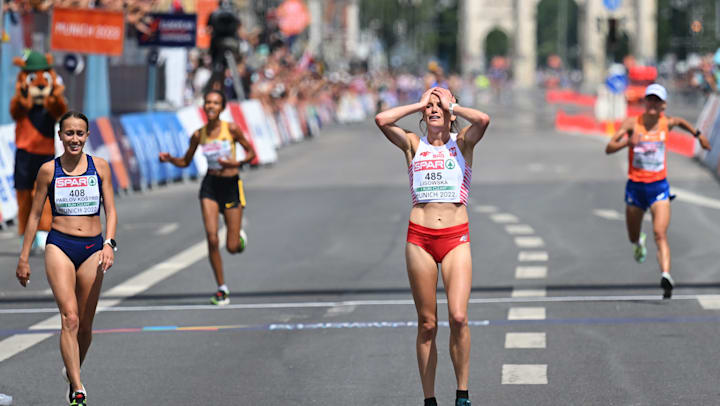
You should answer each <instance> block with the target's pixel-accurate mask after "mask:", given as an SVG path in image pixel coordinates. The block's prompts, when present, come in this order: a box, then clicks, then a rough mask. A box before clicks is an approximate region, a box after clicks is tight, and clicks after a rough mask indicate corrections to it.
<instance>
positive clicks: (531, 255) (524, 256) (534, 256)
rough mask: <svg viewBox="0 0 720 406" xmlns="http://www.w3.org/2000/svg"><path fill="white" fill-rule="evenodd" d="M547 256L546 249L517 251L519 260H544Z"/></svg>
mask: <svg viewBox="0 0 720 406" xmlns="http://www.w3.org/2000/svg"><path fill="white" fill-rule="evenodd" d="M548 258H549V255H548V253H547V251H520V252H519V253H518V261H520V262H544V261H547V260H548Z"/></svg>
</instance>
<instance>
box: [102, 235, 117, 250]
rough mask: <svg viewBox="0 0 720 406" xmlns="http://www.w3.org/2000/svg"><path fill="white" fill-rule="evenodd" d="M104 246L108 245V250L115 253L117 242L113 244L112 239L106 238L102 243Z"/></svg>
mask: <svg viewBox="0 0 720 406" xmlns="http://www.w3.org/2000/svg"><path fill="white" fill-rule="evenodd" d="M105 244H107V245H109V246H110V248H112V249H113V251H117V242H115V240H113V239H112V238H108V239H107V240H105V242H103V245H105Z"/></svg>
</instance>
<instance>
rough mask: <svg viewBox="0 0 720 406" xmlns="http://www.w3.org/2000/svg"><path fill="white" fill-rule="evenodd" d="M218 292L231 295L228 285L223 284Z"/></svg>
mask: <svg viewBox="0 0 720 406" xmlns="http://www.w3.org/2000/svg"><path fill="white" fill-rule="evenodd" d="M218 290H222V291H223V292H225V293H230V289H228V287H227V285H226V284H222V285H220V286H218Z"/></svg>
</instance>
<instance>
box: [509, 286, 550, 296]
mask: <svg viewBox="0 0 720 406" xmlns="http://www.w3.org/2000/svg"><path fill="white" fill-rule="evenodd" d="M511 296H512V297H545V296H547V291H546V290H545V289H519V288H514V289H513V291H512V295H511Z"/></svg>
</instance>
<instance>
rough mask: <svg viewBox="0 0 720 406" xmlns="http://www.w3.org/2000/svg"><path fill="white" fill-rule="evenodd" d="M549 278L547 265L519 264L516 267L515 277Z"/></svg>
mask: <svg viewBox="0 0 720 406" xmlns="http://www.w3.org/2000/svg"><path fill="white" fill-rule="evenodd" d="M543 278H547V267H546V266H543V265H535V266H518V267H516V268H515V279H543Z"/></svg>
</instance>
